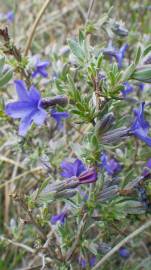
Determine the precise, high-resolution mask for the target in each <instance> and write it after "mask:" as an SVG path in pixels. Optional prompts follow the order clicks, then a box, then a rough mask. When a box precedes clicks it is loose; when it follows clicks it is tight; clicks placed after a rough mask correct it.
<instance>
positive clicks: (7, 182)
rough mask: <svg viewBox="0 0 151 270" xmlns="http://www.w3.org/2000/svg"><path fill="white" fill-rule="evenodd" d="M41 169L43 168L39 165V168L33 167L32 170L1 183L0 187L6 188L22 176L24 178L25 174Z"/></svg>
mask: <svg viewBox="0 0 151 270" xmlns="http://www.w3.org/2000/svg"><path fill="white" fill-rule="evenodd" d="M41 170H43V169H42V168H41V167H37V168H34V169H31V170H30V171H26V172H24V173H21V174H19V175H17V176H16V177H14V178H12V179H10V180H8V181H6V182H5V183H3V184H1V185H0V189H2V188H4V187H5V186H6V185H7V184H10V183H13V182H15V181H17V180H19V179H20V178H21V179H22V178H23V177H24V176H26V175H28V174H33V173H34V172H37V171H41Z"/></svg>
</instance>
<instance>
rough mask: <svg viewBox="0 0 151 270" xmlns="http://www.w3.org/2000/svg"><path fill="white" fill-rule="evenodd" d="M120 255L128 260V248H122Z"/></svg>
mask: <svg viewBox="0 0 151 270" xmlns="http://www.w3.org/2000/svg"><path fill="white" fill-rule="evenodd" d="M119 255H120V256H121V257H122V258H124V259H128V257H129V256H130V253H129V251H128V249H127V248H125V247H121V248H120V249H119Z"/></svg>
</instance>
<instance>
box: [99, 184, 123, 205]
mask: <svg viewBox="0 0 151 270" xmlns="http://www.w3.org/2000/svg"><path fill="white" fill-rule="evenodd" d="M118 192H119V187H118V186H117V185H114V186H111V187H107V188H105V189H103V191H102V192H101V193H100V194H99V196H98V201H99V202H105V201H108V200H110V199H113V198H114V197H115V196H117V194H118Z"/></svg>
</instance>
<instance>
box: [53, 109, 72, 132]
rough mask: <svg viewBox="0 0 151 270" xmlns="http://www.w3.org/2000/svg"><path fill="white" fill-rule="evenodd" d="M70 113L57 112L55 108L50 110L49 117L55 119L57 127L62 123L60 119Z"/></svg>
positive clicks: (60, 126)
mask: <svg viewBox="0 0 151 270" xmlns="http://www.w3.org/2000/svg"><path fill="white" fill-rule="evenodd" d="M69 116H70V115H69V113H68V112H58V111H57V110H56V109H52V110H51V117H53V118H54V119H55V121H56V122H57V127H58V128H62V127H63V123H62V120H63V119H66V118H68V117H69Z"/></svg>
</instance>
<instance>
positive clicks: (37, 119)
mask: <svg viewBox="0 0 151 270" xmlns="http://www.w3.org/2000/svg"><path fill="white" fill-rule="evenodd" d="M46 116H47V112H46V111H45V110H43V109H39V110H38V111H37V112H36V113H35V115H34V116H33V121H34V123H35V124H36V125H38V126H40V125H42V124H43V122H44V121H45V119H46Z"/></svg>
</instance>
